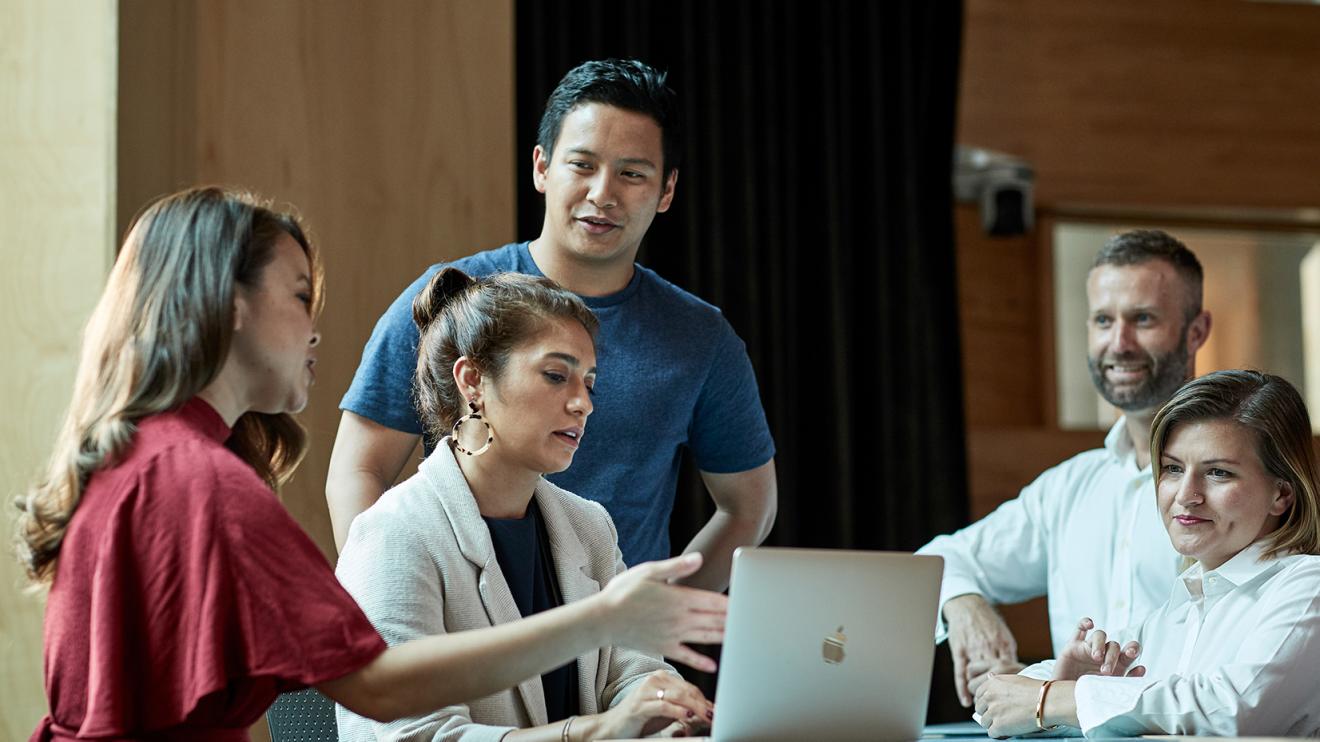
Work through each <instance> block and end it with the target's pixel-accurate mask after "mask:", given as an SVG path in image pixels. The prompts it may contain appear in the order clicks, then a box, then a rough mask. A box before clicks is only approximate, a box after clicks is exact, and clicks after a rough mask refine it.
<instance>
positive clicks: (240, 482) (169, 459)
mask: <svg viewBox="0 0 1320 742" xmlns="http://www.w3.org/2000/svg"><path fill="white" fill-rule="evenodd" d="M148 435H150V440H149V441H144V443H146V444H147V445H145V446H143V450H142V451H141V454H140V455H133V456H130V458H129V459H128V460H127V461H126V462H125V465H126V466H127V467H128V468H130V469H131V470H132V473H133V474H134V475H135V477H136V478H137V479H138V481H139V482H140V483H141V484H142V485H143V486H145V487H148V488H150V489H151V496H152V499H153V507H155V508H160V507H166V508H171V507H186V508H189V509H197V508H198V507H199V506H203V505H211V506H214V507H215V508H218V509H220V510H222V511H229V510H233V509H235V508H240V509H241V508H243V507H245V506H249V505H252V506H255V507H257V508H258V509H261V508H263V507H264V506H274V507H276V508H280V506H279V502H278V500H277V499H276V498H275V497H274V492H273V491H271V489H270V487H268V486H267V485H266V483H265V482H264V481H263V480H262V479H261V477H259V476H258V475H257V473H256V471H255V470H253V468H252V467H251V466H249V465H248V463H247V462H245V461H243V460H242V459H240V458H239V457H238V455H237V454H235V453H234V452H233V451H231V450H229V449H228V448H226V447H225V446H223V445H222V444H220V443H219V442H217V441H215V440H213V439H211V438H207V437H206V436H204V435H201V434H198V433H197V432H196V431H193V430H190V429H188V428H186V427H182V426H180V427H178V428H169V429H161V430H151V431H150V432H149V433H148ZM280 509H281V511H282V510H283V509H282V508H280Z"/></svg>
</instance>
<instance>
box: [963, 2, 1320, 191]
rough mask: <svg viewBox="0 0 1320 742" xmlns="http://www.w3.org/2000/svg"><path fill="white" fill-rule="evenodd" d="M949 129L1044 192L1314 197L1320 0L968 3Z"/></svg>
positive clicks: (1319, 140) (1318, 181)
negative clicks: (1030, 168) (1024, 164)
mask: <svg viewBox="0 0 1320 742" xmlns="http://www.w3.org/2000/svg"><path fill="white" fill-rule="evenodd" d="M965 17H966V21H965V23H966V28H965V33H964V36H963V39H964V41H963V43H964V49H963V71H962V94H961V97H960V99H959V121H958V129H959V141H961V142H962V143H964V144H973V145H977V146H984V147H991V148H994V149H1000V150H1005V151H1008V152H1012V153H1013V154H1016V155H1019V156H1022V157H1025V158H1027V159H1028V160H1030V161H1031V162H1032V164H1034V165H1035V166H1036V168H1037V172H1038V175H1039V181H1038V186H1039V197H1040V199H1041V201H1042V203H1048V204H1060V203H1088V204H1090V203H1094V204H1106V205H1114V204H1132V205H1143V206H1170V205H1201V206H1251V207H1296V206H1320V178H1316V177H1315V163H1316V162H1320V126H1318V125H1317V124H1316V122H1317V120H1320V75H1317V74H1316V72H1315V71H1316V70H1317V69H1320V44H1317V43H1316V39H1320V8H1317V7H1315V6H1314V5H1310V6H1308V5H1305V4H1280V3H1254V2H1243V1H1242V0H1162V1H1161V2H1156V3H1151V2H1140V1H1139V0H1075V1H1073V2H1054V1H1053V0H968V2H967V4H966V16H965Z"/></svg>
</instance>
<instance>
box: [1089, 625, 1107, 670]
mask: <svg viewBox="0 0 1320 742" xmlns="http://www.w3.org/2000/svg"><path fill="white" fill-rule="evenodd" d="M1108 640H1109V637H1107V636H1105V632H1103V631H1100V630H1098V629H1097V630H1096V631H1094V632H1092V633H1091V639H1090V641H1089V642H1087V644H1088V645H1089V646H1090V648H1091V659H1093V660H1095V661H1096V662H1100V661H1101V660H1103V659H1104V658H1105V642H1107V641H1108Z"/></svg>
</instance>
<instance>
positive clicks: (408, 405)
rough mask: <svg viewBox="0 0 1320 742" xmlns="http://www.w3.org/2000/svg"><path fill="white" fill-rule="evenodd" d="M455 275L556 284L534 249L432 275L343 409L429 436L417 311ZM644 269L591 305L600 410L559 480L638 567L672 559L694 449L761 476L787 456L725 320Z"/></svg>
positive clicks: (379, 338)
mask: <svg viewBox="0 0 1320 742" xmlns="http://www.w3.org/2000/svg"><path fill="white" fill-rule="evenodd" d="M446 265H452V266H453V267H455V268H458V269H460V270H462V271H463V272H465V273H467V274H468V275H472V276H487V275H490V274H492V273H501V272H515V273H524V274H528V275H533V276H542V275H544V274H543V273H542V272H541V270H540V268H538V267H537V266H536V263H535V262H534V261H533V260H532V255H531V253H530V252H529V250H528V243H526V242H520V243H513V244H509V245H505V246H504V247H500V248H497V249H494V250H487V251H485V252H480V253H477V254H475V255H470V256H468V257H465V258H461V259H459V260H456V261H454V262H453V263H448V264H437V265H433V266H431V267H430V268H428V269H427V270H426V272H425V273H423V274H422V275H421V276H420V277H419V278H418V279H417V280H416V281H414V282H413V283H412V285H411V286H409V287H408V288H406V289H404V291H403V293H402V294H400V295H399V298H397V299H395V300H394V303H393V304H391V305H390V307H389V309H387V310H386V311H385V314H384V315H382V316H381V318H380V321H379V322H377V323H376V329H375V330H374V331H373V332H372V333H371V339H369V340H368V341H367V345H366V347H365V348H364V349H363V351H362V362H361V364H360V365H359V366H358V370H357V373H356V374H355V375H354V377H353V383H352V385H350V386H349V389H348V393H347V394H345V395H344V399H343V401H342V402H341V403H340V405H339V406H340V409H342V410H347V411H349V412H353V413H355V414H358V415H361V416H363V417H366V418H369V419H371V420H373V421H375V422H377V423H380V424H381V425H384V426H386V427H389V428H393V429H395V430H399V431H402V432H406V433H413V434H418V435H420V434H422V432H423V429H422V423H421V420H420V419H419V417H418V413H417V409H416V407H415V406H414V404H413V397H412V385H413V374H414V372H415V371H416V368H417V337H418V333H417V326H416V325H415V324H413V319H412V302H413V298H414V297H416V296H417V294H418V293H420V292H421V290H422V289H423V288H424V287H425V286H426V283H427V282H428V281H429V280H430V279H431V276H433V275H434V274H435V273H436V272H437V271H439V270H440V269H441V268H443V267H445V266H446ZM634 268H635V269H634V271H633V277H632V280H631V281H630V282H629V283H628V285H627V287H625V288H624V289H623V290H622V291H619V292H618V293H615V294H611V295H609V296H600V297H587V296H584V297H582V300H583V301H584V302H586V304H587V306H589V307H591V310H592V311H593V312H595V313H596V316H597V318H599V319H600V332H599V333H598V335H597V337H596V367H597V378H596V386H595V394H594V396H593V398H592V402H593V404H594V406H595V410H594V412H593V413H592V414H591V416H590V417H589V418H588V419H587V424H586V432H585V434H584V435H583V437H582V441H581V444H580V445H579V448H578V452H577V454H576V455H575V456H574V458H573V464H572V466H570V467H569V468H568V469H567V470H565V471H563V472H559V473H557V474H550V475H548V476H547V479H549V480H550V481H551V482H554V483H555V484H556V485H558V486H560V487H562V488H564V489H566V490H568V491H570V492H573V493H576V494H578V495H581V496H582V497H585V498H587V499H590V500H595V501H596V502H599V503H600V504H601V505H604V506H605V509H606V510H607V511H609V514H610V516H611V517H612V518H613V519H614V523H615V526H616V527H617V528H618V532H619V548H620V549H621V550H622V552H623V558H624V561H625V562H626V563H627V564H630V565H632V564H637V563H639V562H644V561H650V560H654V559H663V558H665V557H668V556H669V551H670V549H669V515H670V512H671V511H672V510H673V507H674V491H675V488H676V486H677V482H678V467H679V461H680V457H681V455H682V451H683V448H685V447H686V448H688V449H690V450H691V451H692V454H693V457H694V461H695V463H696V465H697V467H698V468H699V469H701V470H702V471H705V472H711V473H731V472H740V471H747V470H748V469H754V468H756V467H758V466H760V465H762V464H764V463H766V462H767V461H769V460H770V459H771V457H773V456H774V453H775V449H774V441H773V440H772V439H771V437H770V429H769V426H768V425H767V424H766V420H765V411H764V410H763V409H762V407H761V398H760V393H759V392H758V390H757V387H756V377H755V375H754V374H753V372H752V364H751V362H750V361H749V360H748V358H747V350H746V347H745V346H744V345H743V342H742V340H741V339H739V337H738V335H737V333H735V332H734V331H733V328H732V327H731V326H730V325H729V323H728V321H727V320H726V319H725V318H724V315H723V314H722V313H721V312H720V310H719V309H717V308H716V307H714V306H712V305H710V304H707V303H706V302H704V301H702V300H701V299H698V298H697V297H695V296H693V295H692V294H689V293H688V292H686V291H684V290H683V289H680V288H678V287H677V286H675V285H673V284H672V283H669V282H668V281H666V280H664V279H663V278H661V277H660V276H658V275H656V273H655V272H654V271H651V270H649V269H647V268H645V267H643V266H641V265H635V267H634ZM427 444H428V445H427V447H426V450H427V451H428V452H429V451H430V441H428V442H427Z"/></svg>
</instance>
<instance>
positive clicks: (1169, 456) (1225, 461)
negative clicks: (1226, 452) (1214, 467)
mask: <svg viewBox="0 0 1320 742" xmlns="http://www.w3.org/2000/svg"><path fill="white" fill-rule="evenodd" d="M1162 458H1166V459H1168V460H1170V461H1173V462H1176V463H1179V464H1181V463H1183V461H1182V459H1180V458H1178V457H1177V456H1174V455H1173V454H1168V453H1166V454H1164V455H1163V456H1162ZM1198 463H1200V464H1201V465H1202V466H1205V465H1207V464H1230V465H1232V466H1241V465H1242V462H1240V461H1238V460H1237V459H1205V460H1203V461H1200V462H1198Z"/></svg>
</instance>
